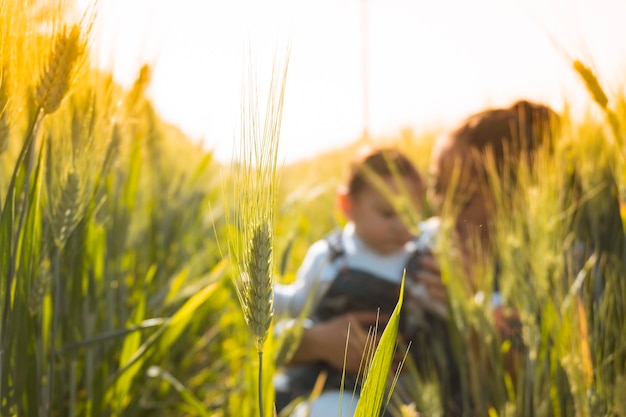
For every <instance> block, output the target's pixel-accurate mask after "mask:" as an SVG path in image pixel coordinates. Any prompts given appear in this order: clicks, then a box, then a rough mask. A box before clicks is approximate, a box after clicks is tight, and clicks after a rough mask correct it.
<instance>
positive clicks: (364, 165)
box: [346, 147, 424, 200]
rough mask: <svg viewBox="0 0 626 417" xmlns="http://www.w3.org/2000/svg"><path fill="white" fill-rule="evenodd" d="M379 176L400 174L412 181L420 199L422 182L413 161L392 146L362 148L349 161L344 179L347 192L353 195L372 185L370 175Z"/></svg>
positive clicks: (387, 176)
mask: <svg viewBox="0 0 626 417" xmlns="http://www.w3.org/2000/svg"><path fill="white" fill-rule="evenodd" d="M372 174H374V175H377V176H378V177H380V178H390V177H393V176H396V175H397V176H400V177H404V178H408V179H410V180H411V181H414V183H415V186H416V189H417V191H418V193H419V195H418V196H417V197H418V198H419V199H420V200H421V199H422V193H423V192H424V182H423V180H422V176H421V175H420V173H419V171H418V170H417V168H416V167H415V165H414V163H413V161H411V159H409V158H408V157H407V156H406V155H405V154H403V153H402V152H401V151H400V150H398V149H396V148H393V147H377V148H369V147H368V148H364V149H362V150H361V151H360V152H358V153H357V156H356V157H355V158H354V159H353V160H352V162H351V163H350V167H349V171H348V178H347V181H346V186H347V192H348V194H349V195H352V196H355V195H357V194H358V193H360V192H361V191H362V190H363V189H364V188H366V187H368V186H372V178H371V175H372Z"/></svg>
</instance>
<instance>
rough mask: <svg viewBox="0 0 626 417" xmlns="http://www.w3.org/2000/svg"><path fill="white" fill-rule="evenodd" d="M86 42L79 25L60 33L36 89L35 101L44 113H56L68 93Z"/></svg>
mask: <svg viewBox="0 0 626 417" xmlns="http://www.w3.org/2000/svg"><path fill="white" fill-rule="evenodd" d="M84 50H85V43H84V41H83V40H82V38H81V31H80V27H79V26H78V25H74V26H72V29H71V30H70V31H69V33H67V31H66V30H63V32H61V33H59V34H58V35H57V37H56V40H55V42H54V47H53V49H52V53H51V55H50V60H49V61H48V64H47V65H46V68H45V70H44V72H43V76H42V77H41V79H40V80H39V84H38V85H37V88H36V90H35V102H36V104H37V106H38V107H39V108H40V109H41V110H42V111H43V113H44V114H50V113H54V112H55V111H56V110H57V109H58V108H59V106H60V105H61V102H62V101H63V98H64V97H65V95H66V94H67V92H68V90H69V87H70V83H71V80H72V73H73V70H74V67H75V66H76V63H77V62H78V59H79V58H80V57H81V56H82V55H83V53H84Z"/></svg>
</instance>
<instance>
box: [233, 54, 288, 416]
mask: <svg viewBox="0 0 626 417" xmlns="http://www.w3.org/2000/svg"><path fill="white" fill-rule="evenodd" d="M287 56H288V53H287ZM287 67H288V65H287V61H286V62H285V64H284V66H283V71H282V73H279V71H277V68H276V64H275V66H274V68H273V71H272V80H271V83H270V87H269V93H268V101H267V103H266V106H267V107H266V113H265V119H264V122H263V123H262V122H261V120H260V117H259V110H258V99H257V96H258V91H257V88H256V80H255V78H254V76H253V75H254V71H253V69H252V62H251V60H250V62H249V66H248V74H247V75H248V78H247V79H244V83H243V100H242V112H241V117H242V119H241V132H240V138H239V142H238V144H236V145H239V147H237V146H236V147H235V148H236V149H237V148H238V149H237V150H236V152H235V155H236V156H235V158H234V160H233V163H232V165H231V169H232V178H233V179H234V181H235V185H234V192H235V195H234V199H233V204H232V207H231V209H232V211H234V212H235V213H236V214H235V221H232V219H229V223H230V224H232V225H233V226H234V227H235V228H236V231H235V233H234V238H231V239H229V245H230V253H231V256H232V257H233V258H234V262H235V274H234V282H235V288H236V289H237V296H238V298H239V302H240V304H241V308H242V310H243V313H244V318H245V321H246V324H247V325H248V328H249V330H250V332H251V334H252V336H253V339H254V345H255V348H256V350H257V353H258V358H259V378H258V399H259V413H260V415H261V416H263V411H264V410H263V385H262V380H263V377H262V372H263V371H262V369H263V347H264V344H265V341H266V339H267V335H268V332H269V328H270V325H271V322H272V318H273V313H274V311H273V273H272V265H273V262H272V260H273V259H272V258H273V250H272V246H273V228H274V215H275V206H276V190H277V175H276V171H277V170H276V167H277V158H278V139H279V135H280V126H281V118H282V109H283V102H284V94H285V82H286V75H287ZM229 216H230V214H229Z"/></svg>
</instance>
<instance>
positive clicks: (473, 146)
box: [429, 100, 558, 199]
mask: <svg viewBox="0 0 626 417" xmlns="http://www.w3.org/2000/svg"><path fill="white" fill-rule="evenodd" d="M557 127H558V116H557V114H556V113H555V112H554V110H552V109H551V108H550V107H548V106H546V105H543V104H537V103H531V102H529V101H525V100H520V101H517V102H515V103H514V104H513V105H512V106H510V107H508V108H498V109H489V110H486V111H483V112H480V113H477V114H475V115H472V116H470V117H468V118H467V119H466V120H465V121H464V122H463V123H462V124H461V125H460V126H459V127H458V128H457V129H455V130H453V131H452V132H451V133H449V134H448V135H445V136H442V137H440V138H439V139H438V140H437V141H436V142H435V144H434V146H433V151H432V158H431V166H430V172H429V175H430V177H431V179H432V180H433V181H434V184H433V186H432V187H431V191H432V192H433V194H434V196H435V197H436V198H441V199H443V198H445V195H446V193H447V192H448V188H449V186H450V185H451V184H450V181H451V180H453V176H454V175H453V174H454V173H455V170H457V171H456V175H459V176H460V177H457V179H458V178H463V179H471V180H472V181H474V180H478V181H480V182H483V183H484V182H486V181H487V173H486V168H485V165H484V164H485V161H484V158H485V156H486V154H487V153H491V154H492V156H493V162H494V163H495V169H496V173H497V175H498V176H499V177H500V179H501V180H502V181H509V183H508V186H512V185H515V173H516V172H517V169H518V167H519V164H520V163H524V164H525V165H526V166H527V167H528V168H532V162H533V159H534V156H535V154H536V153H537V151H538V150H539V149H541V148H544V149H546V150H548V151H549V152H551V151H552V150H553V147H554V143H553V133H554V130H555V129H556V128H557ZM459 185H460V184H459ZM502 185H505V184H502ZM459 191H461V190H459Z"/></svg>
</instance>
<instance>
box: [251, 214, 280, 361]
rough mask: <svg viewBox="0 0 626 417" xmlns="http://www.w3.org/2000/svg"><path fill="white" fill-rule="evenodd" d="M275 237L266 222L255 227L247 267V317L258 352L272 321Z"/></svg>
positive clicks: (261, 348)
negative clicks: (273, 241)
mask: <svg viewBox="0 0 626 417" xmlns="http://www.w3.org/2000/svg"><path fill="white" fill-rule="evenodd" d="M271 265H272V236H271V232H270V226H269V224H268V223H267V222H264V223H262V224H260V225H257V226H255V227H254V228H253V231H252V239H251V241H250V246H249V250H248V256H247V259H246V265H245V275H246V277H247V279H246V282H245V283H244V285H245V287H244V291H245V292H244V303H245V304H244V314H245V318H246V322H247V323H248V326H249V327H250V330H251V331H252V335H253V337H254V342H255V345H256V348H257V350H258V351H262V350H263V344H264V343H265V339H266V338H267V332H268V330H269V327H270V323H271V322H272V316H273V312H274V311H273V305H272V275H271Z"/></svg>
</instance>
